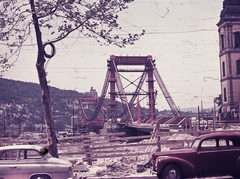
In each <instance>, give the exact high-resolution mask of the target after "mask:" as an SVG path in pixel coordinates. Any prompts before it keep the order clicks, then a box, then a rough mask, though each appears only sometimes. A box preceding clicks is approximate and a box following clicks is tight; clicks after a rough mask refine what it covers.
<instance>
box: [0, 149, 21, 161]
mask: <svg viewBox="0 0 240 179" xmlns="http://www.w3.org/2000/svg"><path fill="white" fill-rule="evenodd" d="M16 159H17V150H7V151H3V152H2V153H1V154H0V160H16Z"/></svg>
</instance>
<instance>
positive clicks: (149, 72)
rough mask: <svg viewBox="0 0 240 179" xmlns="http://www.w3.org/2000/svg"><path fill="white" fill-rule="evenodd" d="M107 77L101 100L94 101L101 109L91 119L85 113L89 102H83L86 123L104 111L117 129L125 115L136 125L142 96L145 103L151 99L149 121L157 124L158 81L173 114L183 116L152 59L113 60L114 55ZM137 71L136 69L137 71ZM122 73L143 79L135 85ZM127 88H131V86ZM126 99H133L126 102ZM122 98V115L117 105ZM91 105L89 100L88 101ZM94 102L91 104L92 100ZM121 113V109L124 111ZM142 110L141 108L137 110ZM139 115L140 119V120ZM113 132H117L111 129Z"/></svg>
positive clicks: (132, 57) (108, 65)
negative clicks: (106, 105) (106, 102)
mask: <svg viewBox="0 0 240 179" xmlns="http://www.w3.org/2000/svg"><path fill="white" fill-rule="evenodd" d="M126 66H128V67H129V66H130V67H131V68H130V69H129V68H126ZM107 67H108V69H107V73H106V77H105V81H104V85H103V89H102V93H101V96H100V97H99V98H98V99H94V101H98V105H97V106H96V109H95V111H94V113H93V115H92V117H91V118H87V117H86V114H85V113H84V110H83V106H82V102H84V101H86V99H82V100H80V104H81V105H80V108H81V109H82V110H80V111H81V115H82V116H85V118H86V119H87V120H90V121H92V120H95V119H96V118H97V116H98V113H99V112H100V111H102V112H103V113H104V116H107V118H108V122H109V123H110V124H111V125H112V126H114V125H116V124H117V118H122V117H123V116H124V115H126V116H127V117H126V118H127V119H126V120H127V121H131V122H133V121H137V119H136V118H134V115H133V113H132V109H133V108H134V107H135V105H136V104H137V105H139V96H143V97H142V99H144V98H148V105H149V116H148V118H149V119H148V120H150V121H151V123H154V120H155V117H156V116H155V104H156V92H155V89H154V82H155V81H157V83H158V85H159V87H160V89H161V91H162V93H163V95H164V97H165V99H166V101H167V102H168V104H169V106H170V108H171V110H172V112H173V114H174V116H175V117H179V116H180V113H179V111H178V108H177V107H176V105H175V103H174V102H173V100H172V98H171V96H170V94H169V92H168V90H167V88H166V86H165V84H164V82H163V80H162V78H161V76H160V74H159V73H158V70H157V68H156V65H155V60H153V59H152V56H150V55H149V56H114V55H111V56H110V59H109V60H108V61H107ZM134 67H135V68H134ZM122 73H132V74H133V73H138V74H139V73H140V74H141V75H140V77H139V78H137V79H136V80H134V81H130V79H128V78H125V77H124V76H123V75H122ZM122 78H124V79H125V80H127V81H128V82H129V85H133V86H134V87H135V89H134V90H133V91H132V92H127V91H125V89H126V88H127V86H123V83H122ZM145 81H146V82H147V90H145V89H144V88H143V84H144V82H145ZM129 85H128V86H129ZM108 88H110V89H109V95H110V102H109V110H108V114H106V113H105V112H104V110H103V102H104V99H105V97H106V93H107V91H108ZM127 96H128V97H129V96H130V98H127ZM117 98H119V99H120V100H121V103H122V105H123V111H121V114H119V112H120V110H117V101H116V99H117ZM87 101H89V99H88V100H87ZM90 101H91V100H90ZM121 109H122V108H121ZM138 109H139V106H138ZM139 116H140V115H139V114H138V115H137V117H138V118H139ZM112 128H115V126H114V127H112Z"/></svg>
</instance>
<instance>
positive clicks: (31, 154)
mask: <svg viewBox="0 0 240 179" xmlns="http://www.w3.org/2000/svg"><path fill="white" fill-rule="evenodd" d="M19 154H20V157H19V158H20V159H41V158H42V156H41V155H40V154H39V152H38V151H36V150H20V153H19Z"/></svg>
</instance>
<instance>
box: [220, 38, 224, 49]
mask: <svg viewBox="0 0 240 179" xmlns="http://www.w3.org/2000/svg"><path fill="white" fill-rule="evenodd" d="M220 39H221V47H222V49H221V50H223V49H224V48H225V47H224V35H221V36H220Z"/></svg>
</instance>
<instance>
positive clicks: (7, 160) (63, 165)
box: [0, 145, 74, 179]
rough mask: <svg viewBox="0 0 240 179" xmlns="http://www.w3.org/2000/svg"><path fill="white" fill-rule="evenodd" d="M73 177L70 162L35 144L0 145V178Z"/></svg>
mask: <svg viewBox="0 0 240 179" xmlns="http://www.w3.org/2000/svg"><path fill="white" fill-rule="evenodd" d="M55 178H56V179H73V178H74V177H73V168H72V164H71V163H70V162H68V161H65V160H61V159H59V158H54V157H52V156H51V155H50V154H49V153H48V149H47V148H43V147H41V146H37V145H11V146H3V147H0V179H55Z"/></svg>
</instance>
